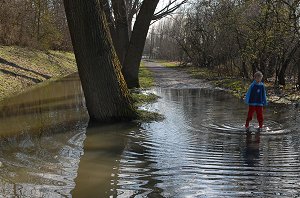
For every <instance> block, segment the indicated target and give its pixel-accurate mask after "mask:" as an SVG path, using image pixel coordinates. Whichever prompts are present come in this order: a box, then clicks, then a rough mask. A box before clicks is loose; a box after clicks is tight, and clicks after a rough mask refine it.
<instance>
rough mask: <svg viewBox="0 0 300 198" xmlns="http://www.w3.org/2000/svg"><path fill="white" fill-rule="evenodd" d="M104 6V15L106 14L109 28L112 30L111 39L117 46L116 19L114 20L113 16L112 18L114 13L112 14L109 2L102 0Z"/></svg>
mask: <svg viewBox="0 0 300 198" xmlns="http://www.w3.org/2000/svg"><path fill="white" fill-rule="evenodd" d="M102 5H103V8H104V13H105V16H106V20H107V23H108V27H109V30H110V35H111V38H112V40H113V43H114V45H116V44H115V43H116V42H117V41H116V40H117V38H116V37H117V36H116V27H115V22H114V19H113V16H112V12H111V9H110V5H109V2H108V0H102Z"/></svg>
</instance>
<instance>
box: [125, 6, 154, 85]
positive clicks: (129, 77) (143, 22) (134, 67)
mask: <svg viewBox="0 0 300 198" xmlns="http://www.w3.org/2000/svg"><path fill="white" fill-rule="evenodd" d="M158 1H159V0H144V1H143V4H142V6H141V9H140V11H139V14H138V16H137V18H136V22H135V24H134V28H133V32H132V35H131V39H130V43H129V47H128V50H127V54H126V57H125V60H124V64H123V68H122V71H123V75H124V77H125V80H126V83H127V86H128V88H134V87H139V86H140V85H139V79H138V73H139V66H140V62H141V59H142V54H143V49H144V46H145V41H146V37H147V33H148V30H149V26H150V23H151V20H152V17H153V14H154V11H155V8H156V6H157V4H158Z"/></svg>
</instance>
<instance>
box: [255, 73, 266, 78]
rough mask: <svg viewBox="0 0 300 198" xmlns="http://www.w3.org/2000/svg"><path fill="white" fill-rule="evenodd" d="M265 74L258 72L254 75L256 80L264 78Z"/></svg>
mask: <svg viewBox="0 0 300 198" xmlns="http://www.w3.org/2000/svg"><path fill="white" fill-rule="evenodd" d="M263 76H264V75H263V74H262V73H261V72H260V71H257V72H255V74H254V78H261V79H262V78H263Z"/></svg>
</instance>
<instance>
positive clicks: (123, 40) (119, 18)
mask: <svg viewBox="0 0 300 198" xmlns="http://www.w3.org/2000/svg"><path fill="white" fill-rule="evenodd" d="M112 6H113V9H114V16H115V25H116V42H114V44H115V49H116V51H117V54H118V57H119V60H120V62H121V64H123V62H124V59H125V55H126V51H127V49H128V46H129V34H128V22H127V13H126V5H125V1H124V0H112Z"/></svg>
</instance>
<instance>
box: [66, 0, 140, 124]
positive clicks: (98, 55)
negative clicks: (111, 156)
mask: <svg viewBox="0 0 300 198" xmlns="http://www.w3.org/2000/svg"><path fill="white" fill-rule="evenodd" d="M64 5H65V11H66V16H67V20H68V24H69V29H70V34H71V38H72V43H73V48H74V53H75V57H76V62H77V67H78V71H79V76H80V79H81V83H82V88H83V91H84V95H85V99H86V106H87V109H88V112H89V115H90V118H91V120H95V121H101V122H111V121H120V120H129V119H132V118H134V117H135V116H136V112H135V110H134V108H133V106H132V103H131V99H130V95H129V92H128V89H127V87H126V84H125V81H124V78H123V76H122V74H121V65H120V62H119V60H118V58H117V55H116V52H115V50H114V48H113V45H112V39H111V37H110V34H109V29H108V25H107V22H106V18H105V14H104V10H103V9H104V8H103V6H102V5H101V4H100V3H99V0H89V1H86V0H64Z"/></svg>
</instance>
